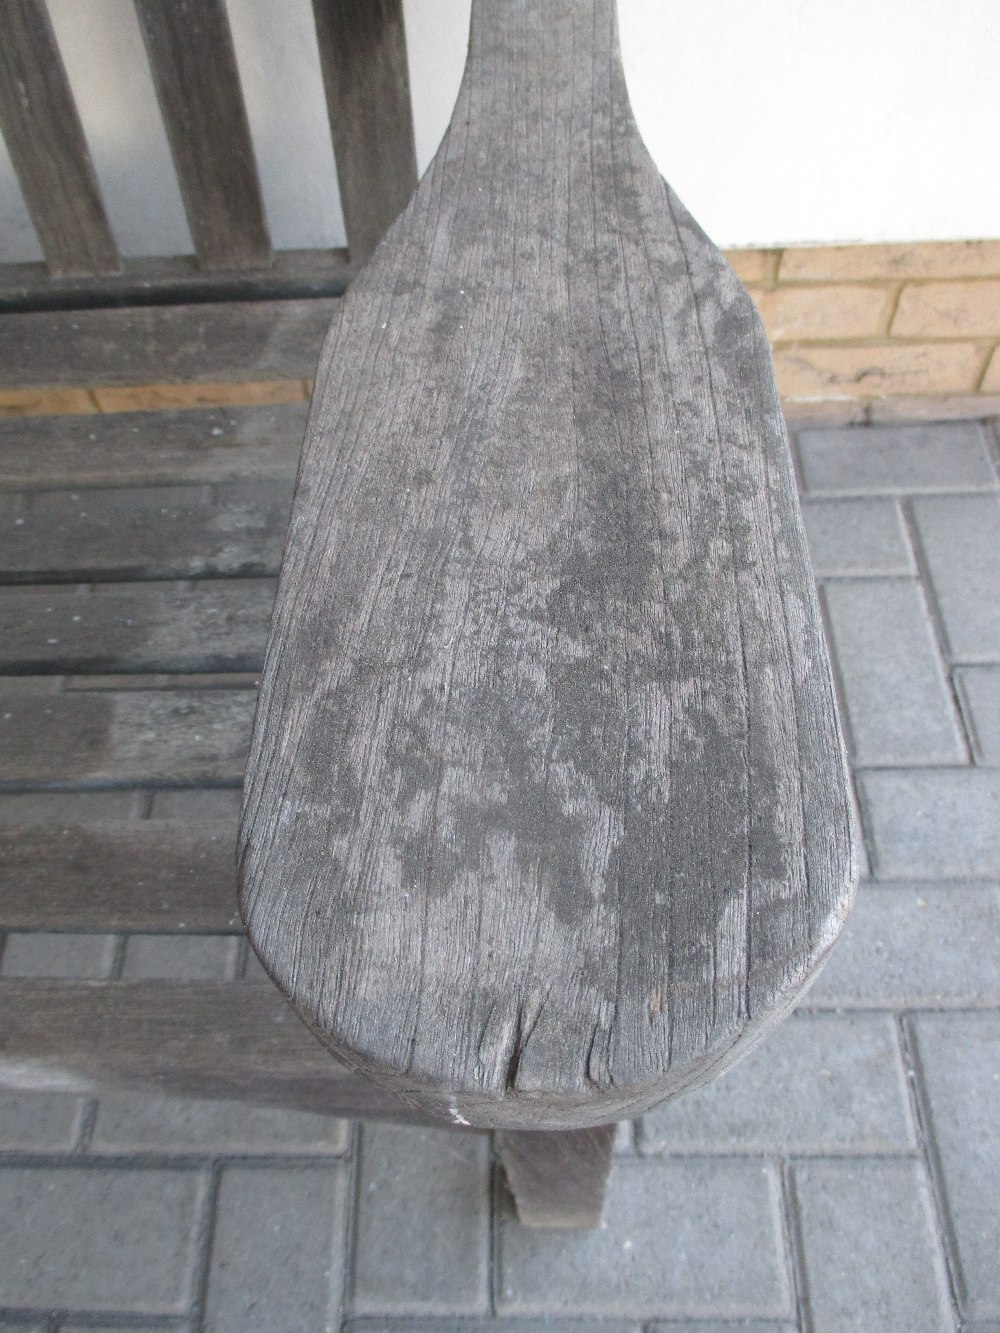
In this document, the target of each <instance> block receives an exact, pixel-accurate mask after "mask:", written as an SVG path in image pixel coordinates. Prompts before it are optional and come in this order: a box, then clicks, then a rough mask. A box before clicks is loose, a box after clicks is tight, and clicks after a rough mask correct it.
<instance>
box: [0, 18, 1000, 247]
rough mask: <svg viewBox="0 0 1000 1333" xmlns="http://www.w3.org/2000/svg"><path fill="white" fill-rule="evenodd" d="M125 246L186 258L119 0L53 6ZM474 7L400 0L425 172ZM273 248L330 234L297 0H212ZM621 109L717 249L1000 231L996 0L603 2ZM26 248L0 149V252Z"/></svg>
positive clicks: (339, 237) (335, 213) (131, 26)
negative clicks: (231, 49) (236, 74)
mask: <svg viewBox="0 0 1000 1333" xmlns="http://www.w3.org/2000/svg"><path fill="white" fill-rule="evenodd" d="M47 3H48V6H49V11H50V13H51V15H52V20H53V23H54V26H55V29H56V33H57V36H58V40H59V43H60V47H61V50H62V52H63V57H64V60H65V62H66V65H67V69H68V71H69V77H70V81H71V83H72V86H73V90H74V93H75V95H76V98H77V102H78V105H79V108H80V114H81V116H82V119H83V122H84V127H85V130H86V133H87V136H88V139H89V142H90V146H91V151H92V154H93V157H94V161H95V166H96V169H97V172H98V176H99V178H100V181H101V186H102V189H103V191H104V195H105V201H106V204H107V207H108V212H109V214H110V217H111V221H112V226H113V227H114V230H115V234H116V236H117V237H118V241H119V245H120V246H121V248H122V251H123V253H125V254H126V255H142V254H183V253H188V252H190V250H191V240H190V236H189V234H188V229H187V225H186V222H185V220H184V214H183V209H182V208H181V203H180V198H179V195H178V192H177V187H176V183H175V181H174V179H173V173H172V170H171V168H170V162H169V153H168V150H167V144H166V138H165V135H164V132H163V127H162V124H161V123H160V119H159V114H158V111H157V109H156V106H155V99H154V97H153V91H152V85H151V82H150V78H149V73H148V70H147V69H146V65H145V60H144V56H143V51H142V43H141V39H140V36H139V30H138V25H137V23H136V19H135V15H134V13H133V11H132V5H131V0H47ZM470 4H471V0H404V14H405V20H406V27H407V41H408V51H409V60H410V75H411V85H412V92H413V104H414V121H415V128H416V136H417V155H418V159H419V164H420V167H421V169H422V168H423V167H424V166H426V164H427V162H428V161H429V160H430V158H431V156H432V155H433V152H434V149H435V148H436V146H437V143H438V141H439V140H440V137H441V135H442V133H443V132H444V129H445V126H446V125H447V123H448V119H449V116H450V114H451V108H452V105H453V103H454V99H455V95H456V92H457V90H458V83H459V80H460V78H461V72H462V66H463V63H464V58H465V48H466V42H467V36H468V22H469V9H470ZM227 5H228V9H229V14H230V20H231V23H232V28H233V36H234V41H235V45H236V52H237V60H238V62H239V66H240V71H241V77H242V80H243V84H244V91H245V96H246V101H247V110H248V114H249V117H250V122H251V129H252V132H253V135H254V141H255V145H256V149H257V155H258V162H259V166H260V172H261V178H262V184H263V190H264V198H265V205H266V208H267V214H268V219H269V222H270V225H271V230H272V235H273V237H274V241H275V244H276V245H277V246H278V247H279V248H282V249H286V248H287V249H294V248H300V247H303V248H308V247H313V246H327V245H340V244H343V240H344V231H343V218H342V214H341V210H340V201H339V196H338V192H337V182H336V175H335V171H334V163H333V156H332V152H331V148H330V137H329V132H328V128H327V124H326V119H325V110H324V106H323V99H322V87H321V82H320V74H319V63H318V58H317V55H316V49H315V39H314V35H313V30H312V26H311V16H310V8H309V0H227ZM619 12H620V20H621V32H622V52H623V57H624V61H625V70H626V75H627V78H628V83H629V90H630V92H631V95H632V100H633V105H634V109H635V113H636V117H637V119H638V121H639V126H640V129H641V130H642V133H643V135H644V137H645V140H646V143H647V145H648V147H649V149H650V152H651V153H652V154H653V156H654V158H655V159H656V161H657V164H658V165H659V167H660V169H661V171H663V173H664V175H666V176H667V178H668V179H669V180H670V182H671V183H672V184H673V186H674V187H675V189H676V190H677V191H678V193H679V194H680V195H681V197H682V198H683V199H684V201H685V203H686V204H687V205H688V207H689V208H690V209H691V210H692V212H693V213H694V214H695V216H696V217H697V218H698V219H699V221H700V222H701V223H702V224H703V226H704V227H705V228H706V230H707V231H708V232H709V233H710V234H711V235H712V236H713V237H714V238H715V239H716V240H717V241H718V242H719V243H720V244H722V245H733V246H735V245H794V244H805V243H810V242H816V243H822V242H836V241H881V240H899V241H904V240H946V239H965V238H977V237H997V236H1000V171H997V169H996V161H997V145H998V144H1000V93H998V83H997V74H996V69H997V57H998V54H1000V6H998V5H997V3H996V0H952V3H950V4H945V3H943V0H619ZM38 257H39V252H38V247H37V243H36V241H35V239H34V233H33V231H32V228H31V225H30V222H29V221H28V218H27V216H26V213H25V210H24V205H23V202H22V201H21V198H20V192H19V190H18V188H17V182H16V179H15V178H14V175H13V171H12V168H11V166H10V162H9V159H8V158H7V155H6V152H5V151H4V150H3V149H2V145H0V261H5V262H11V261H18V260H29V259H36V258H38Z"/></svg>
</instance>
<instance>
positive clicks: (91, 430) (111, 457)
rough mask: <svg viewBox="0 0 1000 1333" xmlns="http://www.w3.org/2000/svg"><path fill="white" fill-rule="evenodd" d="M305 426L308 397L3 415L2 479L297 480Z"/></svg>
mask: <svg viewBox="0 0 1000 1333" xmlns="http://www.w3.org/2000/svg"><path fill="white" fill-rule="evenodd" d="M0 322H2V321H0ZM305 425H306V406H305V404H304V403H301V404H300V403H289V404H283V405H281V406H279V407H220V408H205V407H197V408H190V409H185V408H175V409H172V410H170V411H167V412H156V413H149V412H115V413H112V414H111V415H109V416H100V415H94V416H83V415H79V416H64V417H43V416H39V417H12V418H10V419H9V420H6V421H3V420H0V485H2V486H4V487H8V488H10V489H13V490H23V489H30V488H31V487H33V486H44V487H45V488H46V489H59V488H62V489H70V488H72V489H74V490H79V489H80V488H81V487H85V486H86V487H89V486H156V485H161V486H162V485H169V484H171V483H180V484H184V483H190V482H198V481H201V482H212V481H236V480H251V479H254V480H261V481H263V480H266V479H270V478H273V479H283V480H287V481H292V480H294V478H295V471H296V468H297V467H298V463H299V453H300V451H301V447H302V434H303V432H304V430H305Z"/></svg>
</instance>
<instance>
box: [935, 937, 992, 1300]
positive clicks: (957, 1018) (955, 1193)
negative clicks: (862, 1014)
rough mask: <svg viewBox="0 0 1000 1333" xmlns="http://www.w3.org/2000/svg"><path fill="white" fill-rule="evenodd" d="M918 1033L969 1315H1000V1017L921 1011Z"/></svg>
mask: <svg viewBox="0 0 1000 1333" xmlns="http://www.w3.org/2000/svg"><path fill="white" fill-rule="evenodd" d="M994 947H995V946H994ZM913 1030H914V1033H915V1037H916V1051H917V1061H918V1066H919V1070H920V1081H921V1083H922V1085H923V1090H924V1095H925V1098H926V1105H927V1113H928V1119H929V1122H930V1128H931V1133H932V1135H933V1138H934V1142H935V1143H936V1145H937V1153H938V1157H939V1160H940V1164H941V1170H942V1175H943V1180H944V1193H945V1199H946V1203H947V1208H948V1213H949V1216H950V1218H951V1224H952V1229H953V1231H954V1235H955V1241H956V1245H957V1249H958V1264H959V1270H960V1271H959V1278H960V1287H961V1303H962V1306H963V1310H964V1312H965V1313H967V1314H969V1315H970V1316H979V1317H986V1318H990V1317H992V1318H1000V1263H998V1262H997V1237H998V1235H1000V1202H998V1192H997V1182H998V1181H1000V1014H997V1013H995V1012H994V1013H980V1014H920V1015H919V1016H918V1017H916V1018H915V1019H914V1020H913Z"/></svg>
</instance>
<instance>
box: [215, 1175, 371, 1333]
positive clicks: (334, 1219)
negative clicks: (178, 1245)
mask: <svg viewBox="0 0 1000 1333" xmlns="http://www.w3.org/2000/svg"><path fill="white" fill-rule="evenodd" d="M346 1186H347V1175H346V1172H345V1170H344V1168H343V1167H340V1166H316V1165H314V1164H311V1165H309V1166H301V1167H300V1166H295V1167H238V1166H231V1167H227V1168H226V1169H225V1170H224V1171H223V1173H222V1181H221V1185H220V1189H219V1203H218V1211H217V1216H216V1224H215V1233H214V1237H213V1242H212V1256H211V1264H210V1268H209V1276H208V1295H207V1299H206V1306H205V1319H204V1333H276V1330H278V1329H302V1330H303V1331H305V1330H309V1331H310V1333H311V1331H312V1330H314V1329H315V1330H316V1333H325V1331H326V1330H331V1329H333V1327H334V1326H335V1321H336V1316H337V1310H338V1307H339V1303H340V1297H341V1288H342V1284H343V1251H344V1245H345V1236H346V1227H347V1207H346V1197H347V1189H346Z"/></svg>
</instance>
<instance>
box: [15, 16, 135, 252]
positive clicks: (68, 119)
mask: <svg viewBox="0 0 1000 1333" xmlns="http://www.w3.org/2000/svg"><path fill="white" fill-rule="evenodd" d="M0 22H2V32H0V128H2V130H3V137H4V139H5V141H6V143H7V151H8V152H9V153H10V157H11V161H12V162H13V164H14V170H15V171H16V172H17V178H18V180H19V181H20V183H21V190H22V192H23V194H24V201H25V203H26V204H27V207H28V212H29V213H30V215H31V220H32V222H33V223H34V225H35V231H36V232H37V233H38V240H39V243H40V245H41V247H42V251H43V252H44V254H45V260H46V263H47V264H48V269H49V273H50V274H52V276H53V277H68V276H82V275H91V274H98V273H118V272H120V271H121V261H120V260H119V258H118V249H117V247H116V245H115V242H114V238H113V236H112V235H111V228H110V226H109V225H108V219H107V216H106V214H105V212H104V205H103V203H102V202H101V192H100V189H99V187H98V184H97V176H96V175H95V173H94V166H93V163H92V162H91V160H90V152H89V150H88V148H87V141H86V139H85V138H84V134H83V126H82V125H81V124H80V117H79V115H78V114H77V110H76V104H75V102H74V101H73V94H72V92H71V91H70V86H69V81H68V79H67V78H66V70H65V68H64V67H63V62H62V57H61V56H60V54H59V48H58V46H57V45H56V39H55V33H54V32H53V31H52V24H51V22H50V20H49V16H48V12H47V11H46V8H45V4H44V0H4V3H3V7H2V9H0Z"/></svg>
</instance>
